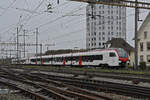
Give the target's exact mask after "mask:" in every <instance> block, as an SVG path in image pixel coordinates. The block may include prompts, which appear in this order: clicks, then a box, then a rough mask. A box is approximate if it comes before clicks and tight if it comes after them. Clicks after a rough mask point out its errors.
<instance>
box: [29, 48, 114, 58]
mask: <svg viewBox="0 0 150 100" xmlns="http://www.w3.org/2000/svg"><path fill="white" fill-rule="evenodd" d="M114 50H115V49H96V50H92V51H87V52H76V53H67V54H57V55H45V56H42V58H51V57H67V56H79V55H80V56H81V55H82V56H85V55H93V54H99V52H100V51H101V52H112V51H114ZM35 58H36V57H31V58H30V59H35ZM37 58H41V57H40V56H38V57H37Z"/></svg>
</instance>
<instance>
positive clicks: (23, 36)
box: [23, 30, 26, 58]
mask: <svg viewBox="0 0 150 100" xmlns="http://www.w3.org/2000/svg"><path fill="white" fill-rule="evenodd" d="M25 32H26V31H25V30H23V40H24V58H25V56H26V54H25V52H26V51H25V50H26V48H25V44H26V40H25V34H26V33H25Z"/></svg>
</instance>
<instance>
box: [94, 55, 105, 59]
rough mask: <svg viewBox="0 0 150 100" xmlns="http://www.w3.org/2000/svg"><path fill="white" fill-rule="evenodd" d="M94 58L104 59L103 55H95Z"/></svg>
mask: <svg viewBox="0 0 150 100" xmlns="http://www.w3.org/2000/svg"><path fill="white" fill-rule="evenodd" d="M93 59H94V60H103V55H94V56H93Z"/></svg>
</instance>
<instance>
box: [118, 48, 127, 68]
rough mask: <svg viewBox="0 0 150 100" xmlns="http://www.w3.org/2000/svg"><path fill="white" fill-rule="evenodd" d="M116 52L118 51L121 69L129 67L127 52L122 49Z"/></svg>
mask: <svg viewBox="0 0 150 100" xmlns="http://www.w3.org/2000/svg"><path fill="white" fill-rule="evenodd" d="M116 51H117V53H118V56H119V65H120V66H121V67H125V66H127V64H128V62H129V58H128V54H127V52H126V51H125V50H124V49H122V48H116Z"/></svg>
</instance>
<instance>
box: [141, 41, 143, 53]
mask: <svg viewBox="0 0 150 100" xmlns="http://www.w3.org/2000/svg"><path fill="white" fill-rule="evenodd" d="M140 50H141V51H143V43H142V42H141V43H140Z"/></svg>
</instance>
